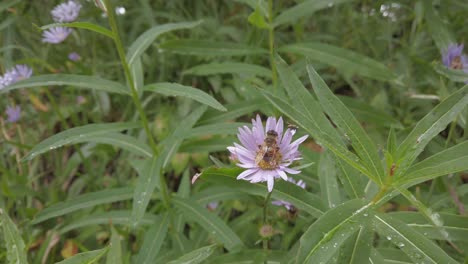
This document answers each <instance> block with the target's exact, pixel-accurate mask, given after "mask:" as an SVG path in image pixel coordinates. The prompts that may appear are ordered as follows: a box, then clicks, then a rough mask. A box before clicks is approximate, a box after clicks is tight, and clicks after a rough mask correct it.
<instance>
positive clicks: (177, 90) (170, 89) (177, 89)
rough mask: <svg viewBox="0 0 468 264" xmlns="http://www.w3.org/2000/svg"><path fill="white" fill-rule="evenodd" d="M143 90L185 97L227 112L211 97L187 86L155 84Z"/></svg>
mask: <svg viewBox="0 0 468 264" xmlns="http://www.w3.org/2000/svg"><path fill="white" fill-rule="evenodd" d="M143 89H144V90H145V91H149V92H155V93H159V94H162V95H165V96H184V97H187V98H190V99H193V100H195V101H197V102H200V103H202V104H205V105H208V106H211V107H213V108H215V109H217V110H220V111H226V110H227V109H226V108H225V107H224V106H223V105H222V104H220V103H219V102H218V101H216V99H214V98H213V97H212V96H211V95H209V94H207V93H205V92H204V91H202V90H200V89H196V88H193V87H191V86H185V85H181V84H178V83H153V84H149V85H146V86H145V87H144V88H143Z"/></svg>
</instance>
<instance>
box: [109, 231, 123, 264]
mask: <svg viewBox="0 0 468 264" xmlns="http://www.w3.org/2000/svg"><path fill="white" fill-rule="evenodd" d="M106 264H122V245H121V243H120V235H119V233H118V232H117V230H115V228H114V227H113V226H111V238H110V245H109V252H107V257H106Z"/></svg>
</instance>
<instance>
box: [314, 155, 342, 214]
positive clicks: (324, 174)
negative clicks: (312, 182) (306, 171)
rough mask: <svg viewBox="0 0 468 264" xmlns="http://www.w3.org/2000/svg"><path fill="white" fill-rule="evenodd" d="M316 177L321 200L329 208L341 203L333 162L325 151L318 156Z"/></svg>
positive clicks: (331, 157)
mask: <svg viewBox="0 0 468 264" xmlns="http://www.w3.org/2000/svg"><path fill="white" fill-rule="evenodd" d="M318 177H319V180H320V192H321V194H322V200H324V201H325V202H326V203H327V205H328V207H329V208H333V207H336V206H338V205H339V204H340V203H341V196H340V189H339V188H338V181H337V179H336V165H335V161H334V159H333V156H332V154H331V153H330V152H329V151H325V152H324V153H322V155H321V156H320V162H319V166H318Z"/></svg>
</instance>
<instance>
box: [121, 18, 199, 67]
mask: <svg viewBox="0 0 468 264" xmlns="http://www.w3.org/2000/svg"><path fill="white" fill-rule="evenodd" d="M201 22H202V21H197V22H182V23H169V24H164V25H157V26H154V27H152V28H150V29H148V30H147V31H145V32H144V33H143V34H141V35H140V36H139V37H138V38H137V39H136V40H135V41H134V42H133V43H132V44H131V45H130V47H129V48H128V53H127V61H128V64H130V65H132V64H133V63H134V62H135V61H136V59H137V58H138V57H140V56H141V54H143V52H145V50H146V49H147V48H148V47H149V46H150V45H151V43H153V42H154V40H155V39H156V38H157V37H159V36H160V35H161V34H164V33H166V32H170V31H173V30H178V29H190V28H193V27H196V26H198V25H200V24H201Z"/></svg>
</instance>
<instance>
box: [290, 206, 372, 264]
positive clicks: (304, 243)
mask: <svg viewBox="0 0 468 264" xmlns="http://www.w3.org/2000/svg"><path fill="white" fill-rule="evenodd" d="M368 207H369V205H366V202H365V201H364V200H361V199H355V200H350V201H348V202H345V203H343V204H341V205H340V206H338V207H335V208H333V209H331V210H329V211H327V212H326V213H325V214H324V215H323V216H321V217H320V218H319V219H318V220H317V221H315V222H314V223H313V224H312V225H311V226H310V227H309V228H308V229H307V231H306V232H305V233H304V234H303V235H302V236H301V238H300V247H299V251H298V253H297V257H296V263H318V262H323V263H327V262H328V261H329V260H330V259H331V257H332V256H333V255H334V254H335V252H337V251H338V250H339V248H340V246H341V245H342V244H343V243H344V242H345V241H346V239H347V238H349V237H350V236H352V235H353V234H354V233H355V232H356V231H358V229H359V224H360V222H365V221H368V220H367V219H366V218H370V217H369V210H368Z"/></svg>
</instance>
